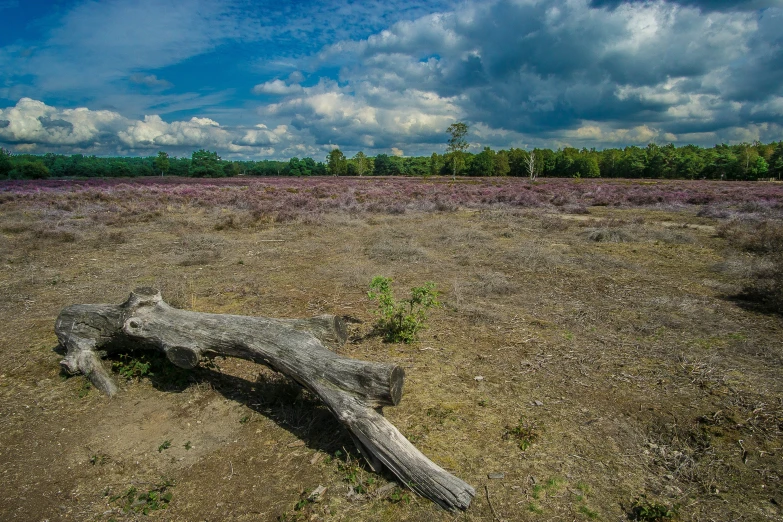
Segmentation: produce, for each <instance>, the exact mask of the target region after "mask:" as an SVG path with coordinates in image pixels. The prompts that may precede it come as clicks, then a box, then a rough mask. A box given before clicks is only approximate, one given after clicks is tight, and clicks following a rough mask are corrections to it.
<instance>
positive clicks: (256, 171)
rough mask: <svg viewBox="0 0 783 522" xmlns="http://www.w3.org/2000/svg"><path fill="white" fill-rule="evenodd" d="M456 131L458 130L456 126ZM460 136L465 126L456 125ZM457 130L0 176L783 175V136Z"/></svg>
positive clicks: (81, 162) (33, 160) (40, 166)
mask: <svg viewBox="0 0 783 522" xmlns="http://www.w3.org/2000/svg"><path fill="white" fill-rule="evenodd" d="M450 129H451V128H450ZM454 130H455V131H457V132H458V133H459V132H461V131H462V129H461V128H455V129H454ZM463 137H464V135H463V136H462V137H461V136H459V135H457V139H456V140H455V141H454V142H453V143H452V140H450V141H449V148H448V152H447V153H446V154H438V153H435V152H433V153H432V155H430V156H414V157H398V156H393V155H387V154H378V155H377V156H374V157H371V156H366V155H365V154H364V153H363V152H359V153H357V154H356V155H355V156H353V157H352V158H348V157H346V156H345V155H344V154H343V152H342V151H341V150H340V149H333V150H332V151H330V152H329V154H328V155H327V156H326V158H325V161H316V160H314V159H313V158H301V159H300V158H296V157H294V158H291V159H290V160H288V161H275V160H260V161H252V160H247V161H232V160H224V159H221V158H220V156H219V155H218V153H217V152H211V151H208V150H204V149H200V150H198V151H195V152H193V154H192V155H191V157H189V158H187V157H183V158H177V157H171V156H169V155H168V154H167V153H166V152H163V151H161V152H159V153H158V154H157V156H149V157H98V156H85V155H82V154H73V155H63V154H53V153H48V154H43V155H33V154H12V153H10V152H9V151H6V150H4V149H2V148H0V179H45V178H49V177H56V178H62V177H79V178H93V177H138V176H162V175H165V176H191V177H231V176H238V175H247V176H326V175H332V176H367V175H374V176H431V175H446V176H457V175H461V176H524V177H531V178H535V177H538V176H542V177H577V178H597V177H602V178H649V179H724V180H756V179H768V178H775V179H780V178H781V175H783V141H779V142H772V143H767V144H763V143H760V142H754V143H740V144H737V145H725V144H721V145H716V146H714V147H711V148H705V147H699V146H697V145H685V146H682V147H675V146H674V145H673V144H668V145H663V146H660V145H657V144H655V143H650V144H648V145H647V146H646V147H637V146H629V147H625V148H623V149H619V148H612V149H603V150H596V149H586V148H583V149H576V148H572V147H565V148H562V149H558V150H551V149H539V148H536V149H533V150H531V151H527V150H524V149H518V148H511V149H509V150H498V151H495V150H493V149H491V148H490V147H485V148H484V149H483V150H482V151H480V152H476V153H471V152H468V151H467V150H466V149H467V146H468V145H467V142H465V141H464V139H463Z"/></svg>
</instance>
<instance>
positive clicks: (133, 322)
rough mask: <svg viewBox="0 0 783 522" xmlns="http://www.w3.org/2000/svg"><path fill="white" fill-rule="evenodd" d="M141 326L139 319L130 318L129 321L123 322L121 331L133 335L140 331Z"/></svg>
mask: <svg viewBox="0 0 783 522" xmlns="http://www.w3.org/2000/svg"><path fill="white" fill-rule="evenodd" d="M141 326H142V322H141V319H139V318H138V317H131V318H130V319H128V320H127V321H125V324H124V325H123V327H122V329H123V330H124V331H125V333H127V334H128V335H134V334H136V333H138V332H139V331H140V330H141Z"/></svg>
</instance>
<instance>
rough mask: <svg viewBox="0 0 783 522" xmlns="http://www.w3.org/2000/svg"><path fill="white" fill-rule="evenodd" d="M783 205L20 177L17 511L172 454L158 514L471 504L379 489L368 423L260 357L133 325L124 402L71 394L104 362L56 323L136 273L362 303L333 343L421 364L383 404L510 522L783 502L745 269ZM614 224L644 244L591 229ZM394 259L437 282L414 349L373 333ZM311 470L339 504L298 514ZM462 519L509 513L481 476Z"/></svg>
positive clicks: (302, 303) (646, 187)
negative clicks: (88, 364)
mask: <svg viewBox="0 0 783 522" xmlns="http://www.w3.org/2000/svg"><path fill="white" fill-rule="evenodd" d="M537 162H538V158H537ZM173 163H174V162H172V169H173V168H174V165H173ZM287 189H292V190H290V191H289V190H287ZM579 205H582V206H584V207H585V208H586V209H587V210H588V211H589V214H573V213H571V212H572V211H573V210H578V206H579ZM399 209H404V212H402V213H400V212H399ZM278 212H283V213H284V216H285V219H284V220H278V219H277V216H278ZM227 216H233V224H234V225H233V227H232V225H231V223H230V220H228V219H227ZM781 216H783V185H780V184H775V183H761V182H759V183H748V184H742V183H731V182H727V183H719V182H708V181H693V182H682V181H668V180H646V181H644V182H637V181H628V180H594V179H588V178H584V177H583V178H582V179H581V180H580V182H579V183H574V182H573V181H569V180H564V179H547V178H541V177H539V178H538V180H536V181H535V182H530V181H528V180H527V179H524V180H520V179H502V178H495V179H478V178H475V179H457V181H456V182H454V183H452V182H451V181H450V179H449V180H443V179H440V178H438V177H432V178H430V179H429V180H427V181H423V180H418V179H410V178H407V179H403V178H394V179H378V178H372V177H369V176H364V177H362V178H361V179H359V178H353V179H347V178H340V177H337V178H334V179H329V180H324V179H318V178H286V179H280V178H249V177H244V178H242V177H238V178H229V179H220V180H206V179H196V180H185V179H180V178H176V179H173V180H172V178H160V177H158V178H143V179H124V180H100V179H90V180H68V181H64V180H57V179H49V180H44V181H41V182H39V183H38V184H33V183H30V182H5V183H2V182H0V231H1V232H2V233H0V258H2V260H3V263H0V283H2V284H1V285H0V293H2V295H3V299H2V300H0V310H2V313H3V317H4V321H3V322H2V323H0V337H1V338H2V339H3V341H4V344H3V346H4V349H2V350H0V365H2V367H3V368H4V369H3V371H2V372H0V416H1V417H2V419H3V422H2V426H3V428H2V429H0V447H1V448H2V451H0V462H2V465H3V470H4V471H5V472H6V474H5V475H4V487H5V493H4V497H3V500H2V502H0V519H9V520H11V519H14V517H16V518H18V516H19V515H18V513H25V516H26V517H27V518H31V519H36V520H44V519H47V518H48V519H59V518H67V519H75V520H76V519H79V520H81V519H88V520H93V519H94V520H107V519H109V518H111V517H115V518H116V519H119V520H124V519H132V518H138V519H141V518H143V517H144V515H142V514H141V512H136V511H134V510H130V511H128V512H127V513H122V511H123V506H126V505H127V504H126V501H125V499H124V498H123V499H120V498H119V497H118V498H117V500H116V501H113V502H111V503H108V505H107V501H108V499H110V498H111V497H112V496H114V495H121V494H122V493H126V492H127V490H128V488H129V486H130V485H131V484H133V485H134V486H135V487H136V488H137V491H136V493H135V498H134V499H133V502H136V501H137V500H138V497H139V495H143V494H145V493H147V492H149V491H150V490H154V489H155V487H156V486H157V483H156V482H155V480H156V479H157V478H158V477H159V476H160V475H166V476H171V477H173V478H176V479H177V480H178V482H177V487H176V488H175V489H170V490H169V492H174V499H173V500H171V502H170V503H169V504H168V507H167V511H166V512H163V513H161V512H160V511H157V512H154V511H150V515H153V516H157V517H158V518H161V516H163V517H162V518H166V519H168V518H171V519H172V520H174V519H176V520H205V519H209V520H212V519H231V518H236V519H241V518H243V517H244V518H247V517H248V516H253V517H257V518H262V519H274V518H275V517H277V516H278V515H279V514H281V513H287V514H288V515H287V516H289V517H290V519H295V518H294V517H298V519H299V520H303V521H304V520H308V521H309V520H310V519H311V517H314V518H313V520H323V521H324V522H331V521H334V520H368V521H373V522H374V521H380V520H419V519H421V520H430V521H432V522H445V521H446V520H453V518H454V515H449V514H446V513H444V512H442V511H439V510H438V509H437V508H436V507H435V506H433V505H431V503H429V502H426V501H423V500H419V499H418V498H417V497H416V496H415V494H413V493H412V492H410V491H409V490H408V489H407V488H406V487H405V486H404V485H401V486H400V489H399V492H398V494H397V493H396V492H394V491H390V492H389V494H387V492H386V490H384V492H383V493H384V494H383V495H380V494H378V495H376V494H375V493H377V492H379V490H381V489H382V484H383V483H384V481H383V479H382V478H381V477H379V476H377V475H375V474H373V473H372V472H370V471H369V470H367V469H366V468H361V469H360V470H356V469H353V467H352V466H348V465H347V463H346V460H345V459H344V458H343V457H342V453H341V456H340V457H335V454H336V453H335V452H336V450H338V449H339V450H340V451H341V452H342V451H343V450H342V448H343V447H345V448H346V449H348V450H350V451H353V442H352V440H351V439H350V437H349V436H348V435H347V433H346V432H345V431H344V430H342V429H341V428H340V424H339V423H338V422H337V421H336V420H335V419H334V418H333V416H332V414H331V413H330V412H329V410H328V409H326V408H325V407H324V406H323V404H321V403H320V402H318V401H317V400H316V399H314V398H313V396H312V394H309V393H308V392H306V391H303V390H302V389H301V387H300V386H298V385H297V384H296V383H295V382H292V381H290V380H288V379H286V378H284V377H281V376H280V374H277V373H274V372H273V371H271V370H266V369H263V368H259V365H257V364H252V363H247V364H246V362H245V361H237V360H234V359H227V360H225V362H224V361H220V368H219V369H218V368H216V367H214V366H212V367H209V366H210V365H208V364H204V363H202V365H201V366H200V367H199V368H197V369H194V370H191V371H185V370H181V369H179V368H177V367H174V366H173V365H171V363H169V361H168V360H167V359H166V358H165V356H164V355H163V354H159V353H157V352H153V351H149V350H145V349H140V348H141V347H135V346H129V347H127V348H128V350H129V351H127V352H125V354H124V356H123V357H120V356H119V354H117V353H116V352H114V353H111V354H109V356H108V357H107V358H106V359H105V360H104V363H105V365H106V366H107V367H109V366H111V364H112V363H113V362H118V363H120V365H121V367H118V368H116V371H117V372H119V371H120V370H122V371H123V372H124V373H125V374H126V375H128V376H129V377H130V380H127V379H128V378H127V377H124V376H120V375H119V374H116V375H115V376H116V377H118V378H119V380H120V381H122V382H121V385H122V390H121V395H120V396H119V397H118V398H116V399H112V400H108V399H106V398H105V397H104V396H103V395H102V394H100V393H98V391H97V390H93V389H91V388H90V389H89V393H88V395H87V396H86V397H85V398H84V399H83V400H79V399H77V396H78V395H79V394H80V393H81V392H82V391H86V385H85V384H84V383H86V382H87V380H85V379H83V378H82V377H76V378H72V379H67V380H66V379H64V378H63V379H60V378H59V368H58V362H59V360H60V358H61V357H62V355H61V354H59V353H55V352H53V351H52V348H53V347H54V346H55V344H56V340H55V338H54V336H53V335H52V325H53V322H54V318H55V317H56V316H57V314H58V312H59V311H60V310H61V309H62V308H63V307H64V306H66V305H70V304H74V303H90V302H110V303H116V302H121V301H122V300H123V299H124V298H125V297H126V296H127V293H128V292H129V291H130V290H131V289H132V288H134V287H136V286H156V287H159V288H161V289H162V291H163V295H164V297H165V298H166V300H167V301H168V302H170V303H172V304H173V305H175V306H178V307H182V308H188V309H193V310H197V311H202V312H214V313H225V314H239V315H257V316H268V317H307V316H315V315H320V314H325V313H329V314H336V315H342V316H346V317H348V318H349V319H348V320H349V341H348V342H347V343H346V344H345V345H344V346H343V347H341V348H339V350H340V353H343V354H346V355H349V356H351V357H356V358H360V359H365V360H377V361H383V362H393V363H396V364H399V365H401V366H403V367H404V368H405V372H406V383H405V394H404V397H403V400H402V402H401V403H400V405H399V406H397V407H394V408H386V409H385V414H387V415H389V416H390V417H393V419H394V420H393V422H394V423H395V425H397V427H398V428H399V429H400V431H401V432H402V433H403V434H404V435H405V436H406V437H408V438H409V440H411V441H412V442H414V444H415V445H416V446H417V447H418V448H419V449H420V450H421V451H422V452H423V453H424V454H425V455H427V456H428V457H430V458H431V459H432V460H433V461H435V462H436V463H438V464H439V465H440V466H442V467H444V468H445V469H447V470H448V471H450V472H453V473H454V474H455V475H458V476H460V477H462V478H466V479H467V480H468V481H469V482H471V483H472V484H473V485H474V486H478V488H480V487H482V486H483V485H484V484H487V485H488V486H489V493H490V498H491V502H492V504H493V506H494V508H495V511H496V514H497V517H498V518H499V519H502V520H514V519H515V518H523V519H524V518H530V519H531V520H533V519H542V520H544V519H553V520H556V519H562V520H573V519H577V520H591V519H593V514H597V517H598V518H597V519H599V520H620V519H627V518H629V516H630V515H629V512H630V511H631V503H632V502H633V499H634V495H633V494H629V493H628V492H629V491H630V492H635V493H638V494H641V492H646V494H647V495H648V500H649V502H650V504H652V506H647V508H648V511H650V512H653V513H654V512H655V509H653V508H655V505H658V506H661V507H662V508H664V509H662V510H659V512H658V514H661V513H663V514H664V515H665V514H666V511H667V510H671V509H672V507H673V506H675V505H679V507H678V508H677V511H676V517H677V518H679V519H681V520H710V519H712V520H734V519H748V520H756V519H758V520H766V519H770V520H771V519H776V518H780V513H781V511H780V508H779V505H780V504H783V499H782V498H781V497H780V488H779V484H778V483H779V480H778V479H777V478H778V477H780V476H783V465H782V464H781V461H780V459H779V448H780V446H781V440H783V439H781V437H782V436H781V431H780V426H781V425H783V424H781V423H783V405H782V404H781V403H780V401H779V397H781V396H783V379H782V378H781V370H780V368H781V366H780V361H781V346H780V343H779V340H780V339H781V338H783V326H782V325H781V323H780V316H779V315H778V314H770V313H769V312H770V308H769V307H768V306H760V304H761V301H759V300H750V299H748V298H747V297H744V296H743V294H744V292H743V289H744V288H746V287H751V286H755V285H756V279H755V278H754V276H753V274H754V273H755V271H756V270H757V269H759V268H763V267H764V266H765V263H768V262H769V261H770V260H771V257H770V256H772V254H773V249H774V248H776V247H772V248H770V247H769V246H765V245H767V244H770V241H772V240H773V239H772V238H774V236H775V234H774V226H773V225H775V223H777V222H779V221H780V219H781ZM224 220H225V225H226V227H223V228H222V230H216V225H217V224H220V223H223V222H224ZM761 221H767V224H766V225H764V226H760V225H759V223H760V222H761ZM729 223H731V224H730V225H729ZM724 227H725V228H726V230H723V229H724ZM745 227H748V228H747V231H745ZM601 228H607V229H621V230H624V231H625V232H626V233H627V234H628V237H627V239H626V240H625V241H611V240H610V241H592V240H590V239H588V237H587V236H588V234H589V232H588V231H589V230H592V229H601ZM112 233H115V234H117V235H116V238H117V240H116V241H110V240H109V238H110V235H111V234H112ZM740 234H742V236H747V237H740V236H739V235H740ZM735 235H736V236H737V238H736V239H734V236H735ZM751 236H752V237H751ZM761 238H764V239H761ZM746 245H747V246H746ZM210 252H214V254H210ZM199 253H206V254H208V255H206V256H204V257H203V259H201V261H203V262H202V263H201V264H189V263H187V262H186V263H185V264H184V265H183V264H181V263H182V262H183V261H186V260H189V259H190V260H197V259H196V258H197V257H198V256H199V255H200V254H199ZM239 261H242V263H239ZM204 262H205V263H206V264H204ZM376 274H383V275H385V276H387V277H389V278H393V279H394V283H393V286H394V288H395V289H398V288H399V289H400V290H407V289H408V288H410V287H412V286H420V285H421V284H422V282H423V281H436V282H437V283H438V288H437V289H438V290H440V291H441V292H442V293H441V294H440V295H439V296H438V298H437V300H438V301H442V302H443V303H444V308H442V309H435V308H430V309H429V314H428V316H427V325H428V326H429V330H423V331H420V332H419V333H420V336H419V338H420V342H418V343H416V344H412V345H399V344H390V343H384V342H383V338H382V337H381V336H380V335H373V332H374V325H375V322H376V320H377V318H378V317H377V316H376V315H374V313H373V312H374V310H375V309H376V305H377V300H376V301H374V302H373V301H369V300H368V298H367V290H368V288H367V283H368V282H369V281H370V280H371V279H372V278H373V276H375V275H376ZM398 292H399V290H398ZM406 293H407V292H406ZM395 297H397V298H399V297H404V298H407V297H408V295H404V294H403V293H402V292H399V295H397V296H395ZM375 333H377V332H375ZM123 348H125V347H123ZM132 359H136V360H135V361H132ZM208 362H209V361H205V363H208ZM179 376H181V380H180V377H179ZM477 376H482V377H483V379H481V380H476V379H475V377H477ZM177 382H180V383H181V385H180V384H175V383H177ZM82 387H84V388H85V390H82ZM522 415H524V417H522V419H520V417H521V416H522ZM244 417H248V422H247V423H245V424H241V423H240V422H239V421H240V419H242V418H244ZM503 436H505V437H506V438H507V440H505V441H503V440H500V439H501V437H503ZM518 436H519V437H518ZM164 440H169V441H171V447H170V448H169V449H167V450H163V451H161V452H160V453H158V452H157V451H155V450H156V449H157V448H158V447H159V446H160V445H161V443H162V442H163V441H164ZM526 440H527V442H525V441H526ZM186 441H188V442H190V448H191V449H190V450H188V449H187V448H188V446H187V442H186ZM234 441H237V442H234ZM738 441H741V444H740V442H738ZM58 444H59V445H58ZM520 444H521V446H522V447H525V446H526V447H527V449H526V451H524V452H523V451H521V449H518V447H519V446H520ZM319 455H323V457H319ZM104 456H105V459H104ZM351 459H352V462H353V461H356V464H357V465H358V463H359V459H360V457H359V455H358V454H357V453H355V452H354V453H352V454H351ZM40 462H46V463H47V465H46V466H39V465H37V464H36V463H40ZM78 462H81V463H82V464H81V465H78V464H77V463H78ZM137 463H138V464H137ZM338 463H339V464H340V467H338ZM341 468H344V469H341ZM495 473H500V474H504V478H503V479H489V482H484V481H486V480H488V479H487V478H485V477H487V476H488V475H489V474H495ZM260 477H262V478H260ZM553 477H559V478H560V481H561V482H559V485H558V484H553V485H550V482H552V480H551V479H552V478H553ZM387 478H388V477H387ZM368 479H374V480H376V481H377V482H373V483H370V481H369V480H368ZM580 479H581V480H583V481H584V482H589V487H588V486H587V484H585V483H583V482H580ZM259 480H261V481H262V482H263V487H259V485H260V484H261V482H259ZM555 482H558V481H557V480H556V481H555ZM107 484H111V486H110V488H109V492H108V493H107V495H106V496H105V497H100V496H98V495H89V494H87V493H88V492H90V491H92V492H98V493H99V492H101V491H104V490H106V489H107ZM319 484H322V485H324V486H325V487H327V488H328V494H327V495H326V497H325V498H324V500H323V501H319V502H314V503H306V504H305V505H304V506H303V507H302V508H301V509H300V510H299V511H297V510H295V509H294V508H295V506H296V504H297V503H298V502H300V501H301V500H302V497H300V495H299V493H300V491H312V490H313V489H314V488H315V487H316V486H317V485H319ZM359 485H360V486H361V487H359V488H358V490H357V486H359ZM254 486H255V487H254ZM205 488H206V489H205ZM478 488H477V489H478ZM205 490H208V491H209V495H208V496H204V494H203V492H204V491H205ZM365 490H366V491H367V493H360V492H359V491H365ZM58 492H62V493H61V494H58ZM69 492H73V493H74V495H70V493H69ZM349 493H350V495H351V496H350V497H349ZM481 493H482V495H481V497H484V495H483V493H484V492H483V491H482V492H481ZM63 495H65V496H63ZM406 495H407V496H408V498H409V499H410V501H408V500H407V499H406ZM397 496H398V497H399V499H400V500H399V501H397V498H396V497H397ZM180 499H183V501H179V500H180ZM184 499H187V501H184ZM772 499H774V500H775V502H777V504H776V503H775V502H773V501H772ZM147 500H149V499H147ZM133 502H131V503H130V504H133ZM520 502H521V503H520ZM529 503H532V504H533V506H534V509H537V510H540V511H541V514H536V512H534V511H529V510H528V509H529V508H528V504H529ZM146 504H147V501H146V500H145V501H144V503H143V504H142V503H140V504H138V506H137V507H142V506H144V505H146ZM640 506H641V507H644V506H645V505H644V504H643V502H642V501H641V500H640ZM107 509H112V510H113V513H106V511H107ZM134 509H135V508H134ZM264 513H265V514H264ZM640 513H641V511H640ZM466 516H467V517H468V518H473V519H477V520H478V519H482V520H484V519H486V520H493V519H494V518H493V514H492V512H491V510H490V508H489V505H488V504H487V502H486V500H485V499H484V498H479V497H477V498H476V499H475V500H474V502H473V504H472V506H471V508H470V510H469V511H468V513H467V514H466ZM150 518H152V517H150Z"/></svg>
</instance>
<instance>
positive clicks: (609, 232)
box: [587, 228, 632, 243]
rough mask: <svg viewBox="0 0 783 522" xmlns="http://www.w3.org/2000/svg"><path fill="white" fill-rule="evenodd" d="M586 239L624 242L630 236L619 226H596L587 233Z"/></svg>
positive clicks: (629, 238) (629, 239)
mask: <svg viewBox="0 0 783 522" xmlns="http://www.w3.org/2000/svg"><path fill="white" fill-rule="evenodd" d="M587 239H589V240H590V241H596V242H610V243H625V242H627V241H631V239H632V238H631V236H630V235H629V234H628V233H627V232H626V231H625V230H623V229H620V228H596V229H593V230H590V231H589V232H588V233H587Z"/></svg>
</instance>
